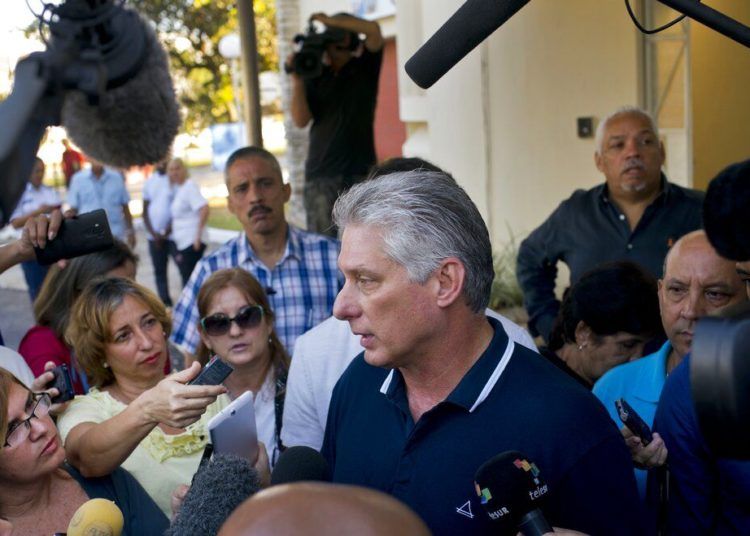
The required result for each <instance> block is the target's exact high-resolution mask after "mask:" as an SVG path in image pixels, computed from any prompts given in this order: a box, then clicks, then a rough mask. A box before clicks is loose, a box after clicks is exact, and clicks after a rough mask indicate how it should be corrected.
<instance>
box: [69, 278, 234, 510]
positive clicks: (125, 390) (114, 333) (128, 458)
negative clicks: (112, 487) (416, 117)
mask: <svg viewBox="0 0 750 536" xmlns="http://www.w3.org/2000/svg"><path fill="white" fill-rule="evenodd" d="M169 330H170V322H169V317H168V315H167V312H166V310H165V308H164V305H163V304H162V303H161V301H160V300H159V298H157V297H156V296H155V295H154V294H153V293H152V292H151V291H150V290H148V289H146V288H145V287H142V286H141V285H139V284H138V283H135V282H133V281H130V280H127V279H121V278H109V279H103V280H98V281H94V282H92V283H91V284H90V285H89V286H87V287H86V288H85V289H84V291H83V293H82V294H81V296H80V297H79V298H78V300H77V301H76V303H75V306H74V307H73V310H72V311H71V315H70V322H69V326H68V329H67V332H66V339H67V341H68V343H69V344H70V345H71V346H72V347H73V348H74V349H75V352H76V356H77V358H78V363H79V365H80V366H81V368H83V370H84V371H85V372H86V375H87V377H88V378H89V382H90V384H91V386H92V388H91V390H90V391H89V393H88V394H87V395H85V396H81V397H76V399H75V400H74V401H73V402H72V403H71V404H70V406H69V407H68V409H67V410H66V411H65V413H63V414H62V416H61V417H60V419H59V421H58V427H59V429H60V435H61V436H62V437H63V440H64V442H65V452H66V454H67V458H68V461H69V462H70V463H71V465H73V466H75V467H76V468H77V469H78V470H79V471H80V472H81V473H82V474H83V475H84V476H87V477H95V476H100V475H105V474H107V473H109V472H111V471H112V470H113V469H115V468H116V467H118V466H120V465H122V467H124V468H125V469H127V470H128V471H130V473H131V474H132V475H133V476H134V477H135V478H136V479H137V480H138V481H139V482H140V483H141V485H142V486H143V487H144V489H145V490H146V491H147V492H148V494H149V495H151V497H152V498H153V499H154V501H155V502H156V503H157V504H158V505H159V507H160V508H161V509H162V511H163V512H164V513H165V514H166V515H167V516H169V514H170V510H171V506H170V500H171V494H172V492H173V491H174V489H175V488H177V486H178V485H181V484H185V483H187V482H189V481H190V479H191V477H192V475H193V474H194V473H195V471H196V469H197V467H198V463H199V461H200V458H201V454H202V452H203V449H204V447H205V445H206V443H207V432H206V423H207V422H208V420H209V419H210V418H211V417H213V416H214V415H216V414H217V413H218V411H219V410H220V409H221V407H223V406H224V405H225V404H226V403H227V402H228V401H227V400H226V397H221V400H220V401H218V402H217V397H219V395H222V394H223V393H225V392H226V389H225V388H224V387H223V386H221V385H219V386H191V385H186V383H187V382H188V381H190V380H191V379H193V378H194V377H196V376H197V375H198V373H199V370H200V366H198V364H193V366H191V367H190V368H188V369H186V370H183V371H181V372H178V373H176V374H173V375H171V376H168V377H165V375H164V362H165V360H166V359H167V358H168V356H167V336H168V334H169Z"/></svg>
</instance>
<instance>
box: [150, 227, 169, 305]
mask: <svg viewBox="0 0 750 536" xmlns="http://www.w3.org/2000/svg"><path fill="white" fill-rule="evenodd" d="M173 249H174V243H173V242H172V241H171V240H163V241H162V242H160V243H158V244H157V242H156V241H155V240H149V241H148V252H149V254H150V255H151V262H152V263H153V265H154V279H156V289H157V291H158V292H159V298H161V301H162V302H163V303H164V305H165V306H167V307H172V298H170V296H169V281H168V279H167V264H168V262H169V255H170V254H171V252H172V250H173Z"/></svg>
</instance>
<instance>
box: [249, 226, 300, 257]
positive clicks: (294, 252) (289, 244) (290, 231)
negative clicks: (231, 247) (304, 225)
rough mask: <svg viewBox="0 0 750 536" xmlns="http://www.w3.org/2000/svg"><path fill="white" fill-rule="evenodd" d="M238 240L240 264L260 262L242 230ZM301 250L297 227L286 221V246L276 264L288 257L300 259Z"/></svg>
mask: <svg viewBox="0 0 750 536" xmlns="http://www.w3.org/2000/svg"><path fill="white" fill-rule="evenodd" d="M239 242H240V244H239V247H240V251H239V255H238V260H239V262H240V264H242V263H244V262H246V261H250V262H252V263H253V264H260V259H258V256H257V255H256V254H255V251H253V247H252V246H251V245H250V240H248V239H247V235H246V234H245V233H244V232H242V233H241V234H240V237H239ZM302 251H303V247H302V244H301V237H300V231H299V229H297V228H296V227H293V226H292V225H290V224H288V223H287V229H286V247H285V248H284V255H282V257H281V260H279V262H278V264H283V262H284V261H285V260H286V259H287V258H288V257H292V258H295V259H298V260H301V259H302Z"/></svg>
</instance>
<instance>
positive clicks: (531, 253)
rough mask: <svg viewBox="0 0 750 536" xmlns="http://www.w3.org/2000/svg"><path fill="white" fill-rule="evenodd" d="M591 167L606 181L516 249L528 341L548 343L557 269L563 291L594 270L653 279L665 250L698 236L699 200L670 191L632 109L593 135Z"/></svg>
mask: <svg viewBox="0 0 750 536" xmlns="http://www.w3.org/2000/svg"><path fill="white" fill-rule="evenodd" d="M596 146H597V148H596V153H595V154H594V161H595V162H596V167H597V169H598V170H599V171H601V172H602V173H603V174H604V176H605V178H606V181H605V183H604V184H601V185H599V186H596V187H594V188H592V189H590V190H576V191H575V192H574V193H573V195H572V196H570V198H568V199H566V200H565V201H563V202H562V203H561V204H560V206H559V207H557V209H556V210H555V211H554V212H553V213H552V215H551V216H550V217H549V218H547V221H545V222H544V223H543V224H542V225H541V226H540V227H538V228H537V229H536V230H535V231H534V232H532V233H531V234H530V235H529V237H528V238H527V239H526V240H524V241H523V242H522V243H521V247H520V249H519V251H518V268H517V273H518V281H519V283H520V285H521V288H522V289H523V294H524V302H525V305H526V309H527V310H528V313H529V327H530V328H531V332H532V334H534V335H541V336H542V337H543V338H544V339H545V340H547V339H548V338H549V334H550V331H551V330H552V323H553V322H554V319H555V317H556V316H557V311H558V310H559V308H560V302H559V301H558V300H557V299H556V297H555V277H556V276H557V262H558V261H562V262H564V263H565V264H567V266H568V268H569V269H570V280H571V284H572V283H575V282H576V281H577V280H578V278H579V277H580V276H581V275H583V274H584V273H585V272H587V271H588V270H590V269H592V268H594V267H596V266H597V265H599V264H601V263H603V262H608V261H616V260H629V261H633V262H636V263H638V264H640V265H641V266H643V267H644V268H645V269H647V270H648V271H650V272H651V273H652V274H653V275H654V276H655V277H661V271H662V264H663V263H664V257H665V256H666V253H667V251H668V250H669V248H670V247H671V246H672V244H674V243H675V242H676V241H677V239H678V238H680V237H681V236H682V235H684V234H686V233H689V232H690V231H694V230H696V229H700V228H701V204H702V202H703V193H701V192H698V191H696V190H691V189H688V188H683V187H681V186H677V185H676V184H671V183H669V182H668V181H667V179H666V177H665V176H664V174H663V173H662V172H661V167H662V165H663V164H664V145H663V144H662V143H661V142H660V141H659V135H658V132H657V130H656V125H655V124H654V121H653V119H652V118H651V116H650V115H649V114H648V113H647V112H645V111H644V110H641V109H639V108H635V107H626V108H621V109H619V110H617V111H615V112H614V113H613V114H611V115H609V116H608V117H607V118H605V119H604V120H603V121H602V122H601V124H600V125H599V128H598V129H597V135H596Z"/></svg>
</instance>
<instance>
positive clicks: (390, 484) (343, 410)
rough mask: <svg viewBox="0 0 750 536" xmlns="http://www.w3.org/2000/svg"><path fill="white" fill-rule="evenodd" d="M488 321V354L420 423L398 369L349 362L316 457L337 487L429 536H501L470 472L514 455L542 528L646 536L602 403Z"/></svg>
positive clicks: (619, 443) (625, 461) (624, 453)
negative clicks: (525, 465) (389, 508)
mask: <svg viewBox="0 0 750 536" xmlns="http://www.w3.org/2000/svg"><path fill="white" fill-rule="evenodd" d="M489 321H490V323H491V324H492V327H493V329H494V332H495V334H494V337H493V339H492V341H491V343H490V345H489V347H488V348H487V350H486V351H485V353H484V354H482V356H480V358H479V359H478V360H477V362H476V363H475V364H474V365H473V366H472V367H471V369H469V371H468V372H467V373H466V374H465V375H464V377H463V378H462V379H461V381H460V382H459V383H458V385H457V386H456V387H455V388H454V390H453V391H452V392H451V393H450V395H448V397H447V398H446V400H444V401H443V402H440V403H438V404H437V405H436V406H435V407H433V408H432V409H430V410H429V411H427V412H426V413H425V414H424V415H422V416H421V417H420V419H419V420H418V421H417V422H414V419H413V418H412V415H411V412H410V410H409V402H408V398H407V394H406V389H407V387H406V385H405V383H404V379H403V376H402V375H401V373H400V372H399V371H398V370H386V369H381V368H377V367H373V366H371V365H368V364H367V363H366V362H365V360H364V357H363V355H362V354H360V355H359V356H358V357H357V358H356V359H355V360H354V361H353V362H352V364H351V365H350V366H349V368H348V369H347V370H346V372H344V374H343V375H342V377H341V379H340V380H339V381H338V383H337V384H336V387H335V388H334V390H333V396H332V399H331V405H330V411H329V414H328V422H327V426H326V432H325V439H324V442H323V448H322V451H321V452H322V453H323V455H324V456H325V458H326V459H327V460H328V462H329V464H330V466H331V469H332V472H333V481H334V482H339V483H346V484H355V485H362V486H366V487H371V488H375V489H378V490H381V491H384V492H385V493H389V494H391V495H393V496H394V497H396V498H397V499H399V500H401V501H403V502H404V503H406V504H407V505H409V506H410V507H411V508H412V509H414V511H415V512H416V513H417V514H419V515H420V516H421V517H422V519H423V520H424V521H425V522H426V523H427V525H428V526H429V528H430V530H431V531H432V532H433V533H434V534H435V535H436V536H437V535H441V534H446V535H448V534H450V535H456V534H480V535H481V534H504V532H501V531H499V530H498V527H497V526H494V525H493V524H492V522H491V521H490V519H489V517H488V516H487V514H486V513H485V512H484V510H483V508H482V505H481V503H480V501H479V498H478V497H477V494H476V490H475V488H474V475H475V473H476V471H477V469H478V468H479V466H480V465H481V464H482V463H484V462H485V461H487V460H488V459H490V458H492V457H493V456H495V455H496V454H499V453H501V452H505V451H508V450H518V451H521V452H522V453H524V454H526V455H527V456H528V459H529V460H530V461H533V462H534V463H535V464H536V465H537V466H538V468H539V470H540V471H541V475H542V478H543V480H544V481H545V482H546V483H547V485H548V486H549V490H550V491H549V495H548V496H547V500H546V502H545V503H544V506H543V512H544V515H545V517H546V518H547V520H548V521H549V522H550V524H552V525H556V526H561V527H566V528H571V529H575V530H579V531H583V532H585V533H588V534H614V535H616V534H627V535H632V534H642V531H641V525H640V524H641V516H640V515H639V512H640V508H641V507H640V505H639V501H638V495H637V492H636V487H635V480H634V478H633V471H632V464H631V461H630V454H629V452H628V450H627V448H626V447H625V443H624V442H623V440H622V437H621V436H620V434H619V432H618V431H617V429H616V428H615V427H614V426H612V423H611V421H610V419H609V418H608V417H607V414H606V412H605V411H604V410H603V409H602V407H601V404H599V403H598V402H597V401H596V399H595V398H594V397H593V396H592V395H591V393H590V392H588V391H587V390H586V389H584V388H583V387H581V386H580V385H579V384H577V383H576V382H575V381H574V380H572V379H571V378H569V377H568V376H567V375H566V374H565V373H563V372H561V371H560V370H558V369H557V368H556V367H554V366H553V365H551V364H550V363H549V362H547V361H546V360H545V359H544V358H543V357H541V356H539V355H538V354H536V353H534V352H532V351H530V350H528V349H526V348H523V347H521V346H520V345H516V344H514V343H513V342H512V341H510V340H509V339H508V336H507V335H506V333H505V331H504V329H503V328H502V326H501V325H500V324H499V323H498V322H497V321H495V320H494V319H490V320H489ZM515 533H516V530H513V531H512V534H515Z"/></svg>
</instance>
